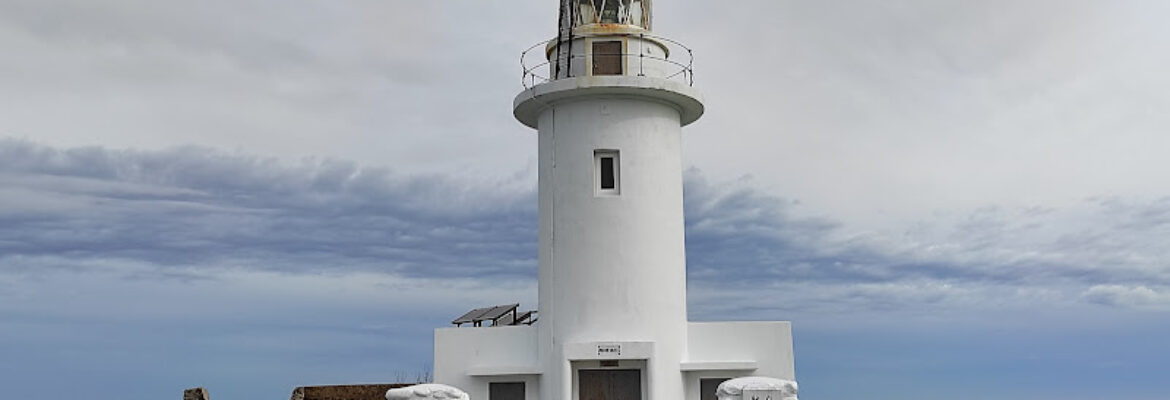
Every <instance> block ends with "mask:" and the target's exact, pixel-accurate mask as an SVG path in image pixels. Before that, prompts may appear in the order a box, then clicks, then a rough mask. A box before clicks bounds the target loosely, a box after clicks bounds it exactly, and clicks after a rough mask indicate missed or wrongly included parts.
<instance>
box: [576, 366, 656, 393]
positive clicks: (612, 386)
mask: <svg viewBox="0 0 1170 400" xmlns="http://www.w3.org/2000/svg"><path fill="white" fill-rule="evenodd" d="M577 379H578V381H577V384H578V386H579V396H580V400H642V371H641V370H637V369H583V370H580V371H578V374H577Z"/></svg>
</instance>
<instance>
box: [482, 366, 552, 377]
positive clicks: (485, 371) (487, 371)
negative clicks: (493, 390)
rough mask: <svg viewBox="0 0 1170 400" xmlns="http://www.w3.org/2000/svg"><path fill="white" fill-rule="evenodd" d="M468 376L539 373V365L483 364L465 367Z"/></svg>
mask: <svg viewBox="0 0 1170 400" xmlns="http://www.w3.org/2000/svg"><path fill="white" fill-rule="evenodd" d="M467 375H470V376H501V375H540V367H537V366H535V365H507V366H483V367H471V368H468V369H467Z"/></svg>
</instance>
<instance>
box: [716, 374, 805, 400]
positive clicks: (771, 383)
mask: <svg viewBox="0 0 1170 400" xmlns="http://www.w3.org/2000/svg"><path fill="white" fill-rule="evenodd" d="M796 391H797V386H796V381H790V380H787V379H777V378H769V377H766V376H745V377H742V378H735V379H729V380H727V381H724V382H723V383H720V384H719V388H718V389H716V390H715V396H716V397H718V398H719V400H752V399H750V398H746V397H745V396H744V394H745V392H746V393H747V394H756V393H761V392H766V393H768V394H769V395H771V396H773V398H772V400H797V398H796ZM760 399H761V400H763V399H764V397H761V398H760Z"/></svg>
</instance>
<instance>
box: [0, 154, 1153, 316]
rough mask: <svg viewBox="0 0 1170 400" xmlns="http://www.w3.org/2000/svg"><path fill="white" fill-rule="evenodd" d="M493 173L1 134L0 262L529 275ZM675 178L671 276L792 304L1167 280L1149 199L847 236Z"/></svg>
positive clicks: (775, 202)
mask: <svg viewBox="0 0 1170 400" xmlns="http://www.w3.org/2000/svg"><path fill="white" fill-rule="evenodd" d="M511 179H512V180H510V181H507V180H506V181H494V182H486V183H485V182H479V183H472V182H467V181H461V180H459V179H456V178H451V177H447V176H437V175H431V176H427V175H415V176H404V175H402V174H398V173H395V172H393V171H389V170H386V169H377V168H364V167H361V166H359V165H357V164H355V163H351V162H344V161H337V160H318V159H306V160H302V161H301V162H299V163H285V162H279V161H276V160H274V159H269V158H263V157H257V156H252V155H247V154H240V153H225V152H221V151H215V150H210V149H205V148H195V147H182V148H173V149H169V150H164V151H132V150H111V149H105V148H99V147H86V148H65V149H60V148H54V147H50V146H45V145H40V144H36V143H32V142H28V141H19V140H5V141H0V182H2V183H3V185H0V187H2V188H3V189H0V193H2V194H3V196H2V197H0V206H2V207H0V208H2V210H0V252H2V254H3V255H2V256H0V265H2V266H3V268H4V269H5V270H7V271H9V272H13V271H24V273H29V272H30V271H34V270H35V269H37V268H83V267H82V266H85V265H89V266H94V265H104V264H102V263H106V264H117V263H119V262H121V263H131V264H135V265H139V264H141V265H147V266H153V267H152V268H155V270H150V269H149V268H148V269H147V270H146V271H144V270H142V269H136V270H135V271H134V274H135V276H140V277H142V276H145V277H153V278H154V279H177V280H184V279H188V280H190V279H200V277H199V276H198V275H197V274H195V275H192V274H191V271H192V270H194V269H197V268H200V267H216V268H221V267H226V268H244V269H250V270H262V271H279V272H286V273H319V272H330V273H346V272H374V273H382V274H390V275H398V276H404V277H416V278H439V279H442V278H474V279H482V280H485V281H489V282H502V281H531V280H532V279H533V278H534V276H535V269H536V265H535V263H536V261H535V256H536V248H535V243H536V232H535V230H536V229H535V223H536V213H535V210H534V204H535V193H534V191H533V187H532V186H531V183H530V182H527V179H528V174H517V175H515V176H514V177H513V178H511ZM685 183H686V185H685V188H686V191H685V196H686V218H687V220H686V229H687V231H686V234H687V236H686V238H687V246H688V270H689V279H690V282H691V286H692V287H694V288H695V289H696V290H698V291H700V292H701V291H704V290H715V289H716V288H722V289H723V290H729V291H742V292H744V293H764V292H769V291H771V292H777V291H782V292H783V293H784V296H785V297H786V298H789V300H790V301H791V303H793V304H806V303H820V304H826V305H832V304H835V303H842V302H843V303H848V304H850V305H857V304H861V305H865V306H867V307H881V304H886V303H888V304H887V306H889V304H923V305H926V304H931V303H938V302H966V303H968V304H975V303H977V301H972V300H971V299H978V298H983V299H984V300H986V299H988V298H990V297H1003V296H1005V295H1004V293H1007V295H1006V296H1007V297H1013V296H1014V297H1015V298H1017V299H1024V298H1025V297H1021V296H1018V295H1015V294H1013V293H1018V292H1021V291H1025V290H1027V289H1032V288H1048V289H1053V290H1056V291H1057V292H1060V293H1065V295H1064V296H1063V298H1064V299H1066V300H1067V299H1068V298H1081V297H1078V296H1079V293H1080V292H1081V291H1083V290H1086V289H1087V288H1089V287H1092V286H1094V285H1130V286H1133V285H1139V284H1161V285H1167V284H1170V266H1168V265H1167V264H1166V263H1165V261H1163V260H1165V259H1167V258H1166V257H1165V252H1166V251H1167V250H1166V249H1164V246H1160V245H1159V243H1161V238H1165V237H1167V236H1170V234H1168V233H1167V230H1168V229H1170V222H1168V221H1167V219H1166V218H1163V217H1164V216H1165V215H1167V207H1168V206H1167V204H1168V203H1167V202H1166V201H1165V200H1157V201H1153V202H1143V201H1136V200H1131V201H1122V200H1119V199H1108V200H1092V201H1088V202H1085V203H1084V204H1082V205H1080V206H1079V207H1075V208H1067V209H1066V208H1061V209H1055V208H1054V209H1036V208H1030V209H1020V210H1012V209H1003V208H997V207H989V208H984V209H981V210H977V211H975V212H972V213H969V214H966V215H964V216H960V217H958V218H956V219H955V220H953V221H952V220H947V219H945V218H944V219H942V220H940V221H924V222H922V223H921V224H920V225H919V226H918V227H916V228H914V229H911V230H908V231H906V232H901V233H899V234H889V233H882V232H862V233H857V232H852V231H851V229H850V228H848V227H846V226H843V225H841V224H840V223H838V222H836V221H833V220H831V219H828V218H813V217H800V216H798V215H799V213H798V212H797V211H798V207H801V205H800V204H799V203H797V202H794V201H791V200H787V199H783V198H780V197H776V196H774V195H771V194H768V193H765V192H763V191H761V190H759V189H757V188H756V187H755V186H754V184H753V181H752V180H751V179H743V180H740V181H737V182H712V181H709V180H708V179H707V178H706V177H705V176H704V174H702V173H701V172H699V171H697V170H691V171H688V172H687V173H686V181H685ZM95 260H97V261H100V262H97V263H95V262H94V261H95ZM1049 298H1051V297H1049ZM1058 298H1059V296H1058ZM1084 298H1086V299H1097V298H1100V297H1099V296H1098V297H1092V296H1090V297H1084ZM881 299H886V300H881ZM739 304H741V305H744V306H752V305H750V304H748V303H739ZM755 306H760V307H765V308H768V307H771V306H770V305H769V304H767V303H766V302H764V303H758V304H756V305H755Z"/></svg>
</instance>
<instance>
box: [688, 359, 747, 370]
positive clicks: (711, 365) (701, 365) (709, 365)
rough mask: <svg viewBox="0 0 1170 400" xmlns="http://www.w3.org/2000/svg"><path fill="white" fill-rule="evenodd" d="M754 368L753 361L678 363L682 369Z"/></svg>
mask: <svg viewBox="0 0 1170 400" xmlns="http://www.w3.org/2000/svg"><path fill="white" fill-rule="evenodd" d="M756 368H757V365H756V362H755V361H683V362H682V363H681V364H680V365H679V369H681V370H683V371H754V370H755V369H756Z"/></svg>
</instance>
